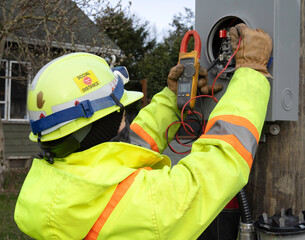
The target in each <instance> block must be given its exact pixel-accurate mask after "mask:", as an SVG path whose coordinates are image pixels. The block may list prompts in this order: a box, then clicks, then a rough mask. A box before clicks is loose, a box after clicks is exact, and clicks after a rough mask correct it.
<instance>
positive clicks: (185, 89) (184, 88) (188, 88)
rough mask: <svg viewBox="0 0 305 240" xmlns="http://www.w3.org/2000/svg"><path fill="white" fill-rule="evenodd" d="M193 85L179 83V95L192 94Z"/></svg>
mask: <svg viewBox="0 0 305 240" xmlns="http://www.w3.org/2000/svg"><path fill="white" fill-rule="evenodd" d="M191 85H192V84H191V83H179V84H178V86H179V89H178V92H179V93H190V92H191Z"/></svg>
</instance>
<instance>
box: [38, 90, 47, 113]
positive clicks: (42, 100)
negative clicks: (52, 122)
mask: <svg viewBox="0 0 305 240" xmlns="http://www.w3.org/2000/svg"><path fill="white" fill-rule="evenodd" d="M44 102H45V100H44V99H43V92H42V91H40V92H39V93H38V94H37V102H36V104H37V107H38V108H39V109H42V108H43V105H44Z"/></svg>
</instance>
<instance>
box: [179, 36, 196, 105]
mask: <svg viewBox="0 0 305 240" xmlns="http://www.w3.org/2000/svg"><path fill="white" fill-rule="evenodd" d="M191 36H193V37H194V40H195V48H194V50H193V51H191V52H186V51H187V44H188V42H189V40H190V38H191ZM200 53H201V40H200V36H199V34H198V33H197V32H196V31H195V30H192V31H188V32H187V33H186V34H185V35H184V37H183V39H182V42H181V46H180V54H179V62H178V64H182V65H183V66H184V70H183V73H182V75H181V77H180V78H179V80H178V89H177V107H178V108H179V109H182V108H183V106H184V105H185V104H186V103H187V102H188V101H189V100H190V99H192V98H193V97H195V96H196V95H197V82H198V78H199V66H200V61H199V60H200ZM188 106H189V107H190V108H193V107H194V106H195V99H193V100H191V101H190V103H189V104H188Z"/></svg>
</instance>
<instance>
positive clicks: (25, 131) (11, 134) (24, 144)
mask: <svg viewBox="0 0 305 240" xmlns="http://www.w3.org/2000/svg"><path fill="white" fill-rule="evenodd" d="M30 131H31V130H30V125H29V124H28V123H11V122H10V123H6V122H3V132H4V143H5V157H6V159H7V160H8V162H9V167H10V168H19V167H29V166H30V164H31V162H32V159H33V156H34V155H35V154H37V153H39V151H40V148H39V147H38V145H37V143H34V142H31V141H30V140H29V133H30Z"/></svg>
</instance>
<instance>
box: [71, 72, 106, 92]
mask: <svg viewBox="0 0 305 240" xmlns="http://www.w3.org/2000/svg"><path fill="white" fill-rule="evenodd" d="M73 80H74V82H75V83H76V84H77V86H78V87H79V89H80V90H81V92H82V93H84V92H86V91H88V90H90V89H92V88H94V87H97V86H98V85H100V82H99V80H98V79H97V77H96V76H95V74H94V73H93V72H92V71H91V70H89V71H87V72H84V73H82V74H80V75H78V76H76V77H75V78H73Z"/></svg>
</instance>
